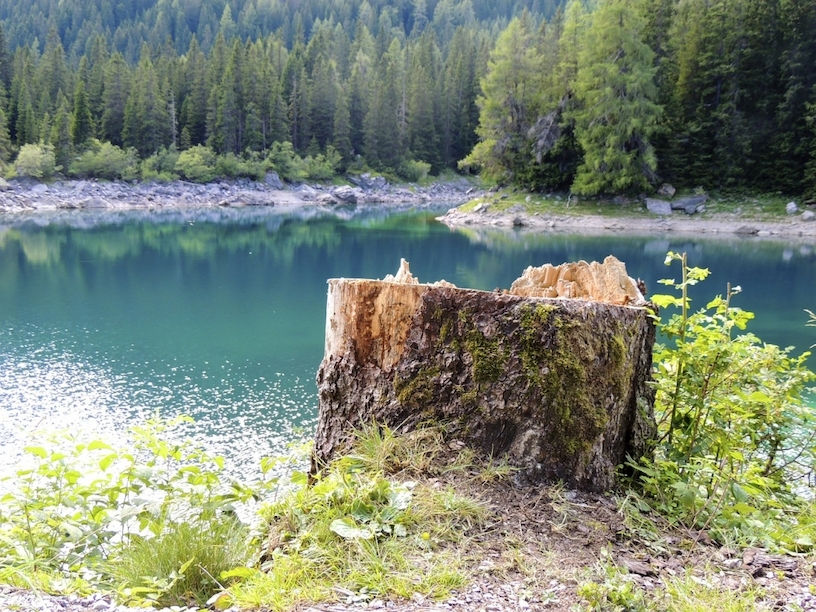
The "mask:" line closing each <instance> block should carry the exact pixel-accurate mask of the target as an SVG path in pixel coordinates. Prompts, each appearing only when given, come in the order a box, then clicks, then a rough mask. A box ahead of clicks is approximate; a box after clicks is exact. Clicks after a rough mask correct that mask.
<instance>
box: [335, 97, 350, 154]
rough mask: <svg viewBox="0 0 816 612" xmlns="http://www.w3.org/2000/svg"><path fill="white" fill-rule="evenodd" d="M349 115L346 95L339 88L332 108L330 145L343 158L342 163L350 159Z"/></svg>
mask: <svg viewBox="0 0 816 612" xmlns="http://www.w3.org/2000/svg"><path fill="white" fill-rule="evenodd" d="M350 121H351V115H350V113H349V107H348V95H346V93H345V91H344V90H343V89H342V88H340V90H339V91H338V94H337V106H336V107H335V110H334V125H333V130H332V145H333V146H334V148H335V149H336V150H337V152H338V153H340V155H341V156H342V158H343V164H344V165H346V166H347V165H348V164H349V163H350V162H351V160H352V148H351V123H350Z"/></svg>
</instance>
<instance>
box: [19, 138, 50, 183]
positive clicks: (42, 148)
mask: <svg viewBox="0 0 816 612" xmlns="http://www.w3.org/2000/svg"><path fill="white" fill-rule="evenodd" d="M14 169H15V171H16V172H17V176H29V177H31V178H36V179H49V178H51V177H52V176H54V172H56V171H57V170H58V169H59V168H57V162H56V157H55V156H54V147H53V146H52V145H50V144H42V143H40V144H27V145H23V146H22V148H21V149H20V153H19V155H17V161H16V162H14Z"/></svg>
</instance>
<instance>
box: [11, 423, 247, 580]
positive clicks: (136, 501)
mask: <svg viewBox="0 0 816 612" xmlns="http://www.w3.org/2000/svg"><path fill="white" fill-rule="evenodd" d="M184 420H186V419H184V418H181V419H174V420H170V421H167V420H161V419H151V420H149V421H147V422H146V423H145V424H144V425H141V426H138V427H135V428H133V430H132V431H131V438H132V440H131V445H130V447H129V448H127V449H115V448H114V447H113V446H111V445H110V444H108V443H107V442H105V441H104V440H99V439H94V440H90V441H84V440H81V439H79V438H78V437H77V436H74V435H71V434H68V433H62V434H49V435H47V436H46V437H45V438H43V439H41V440H39V443H35V444H31V445H29V446H27V447H25V449H24V459H23V462H22V463H21V465H20V466H19V467H18V469H17V470H16V472H15V473H14V474H13V475H12V476H8V477H5V478H3V481H2V483H0V484H1V485H2V489H3V490H4V493H3V494H2V495H1V496H0V571H3V570H4V569H5V570H9V571H6V572H5V573H4V575H8V576H9V577H10V580H11V581H14V578H15V577H16V580H17V581H18V582H21V583H22V584H20V586H26V584H25V582H26V576H27V575H34V574H37V573H44V574H47V575H51V576H61V577H63V578H65V579H69V580H74V579H82V580H84V581H86V583H88V584H91V585H96V586H110V584H109V583H110V580H109V560H110V559H111V558H114V557H115V558H117V559H119V560H120V561H122V560H123V559H124V558H125V557H126V556H127V555H128V554H129V551H131V552H138V547H139V545H140V543H141V542H145V541H149V540H156V541H157V542H161V541H162V538H167V537H168V535H167V534H173V533H176V532H178V531H179V526H180V525H183V524H192V525H198V526H201V525H206V526H207V527H206V529H211V528H213V529H214V526H215V527H217V526H218V525H220V524H221V523H224V522H225V521H226V522H230V521H232V520H233V519H232V517H234V514H235V513H234V505H235V504H236V503H240V502H245V501H248V500H249V499H251V497H252V495H253V491H252V490H250V489H249V488H247V487H245V486H244V485H242V484H240V483H237V482H228V481H227V479H226V478H225V477H224V474H223V467H224V460H223V459H222V458H221V457H213V456H209V455H208V454H207V453H205V452H204V451H203V450H201V449H200V448H198V447H196V446H195V445H193V444H191V443H190V442H177V441H174V440H173V437H172V436H171V435H170V433H171V431H172V429H173V428H174V427H175V426H177V425H179V424H180V423H181V422H182V421H184ZM202 529H205V528H203V527H202ZM186 561H187V559H185V560H184V561H183V562H180V563H179V564H178V566H177V567H176V568H174V571H176V572H178V571H179V570H180V569H182V566H183V565H184V562H186ZM196 563H198V565H200V563H201V559H198V560H197V562H196ZM198 565H196V566H194V567H193V570H195V568H196V567H198ZM10 568H13V569H14V572H11V571H10ZM184 569H187V568H184ZM188 571H192V570H188ZM143 576H151V575H150V574H143ZM152 580H153V587H155V588H154V593H156V592H160V591H161V590H162V589H159V588H158V586H157V585H164V587H167V585H168V584H169V582H168V580H167V576H153V577H152ZM170 582H172V579H170ZM126 587H127V585H125V587H123V588H126Z"/></svg>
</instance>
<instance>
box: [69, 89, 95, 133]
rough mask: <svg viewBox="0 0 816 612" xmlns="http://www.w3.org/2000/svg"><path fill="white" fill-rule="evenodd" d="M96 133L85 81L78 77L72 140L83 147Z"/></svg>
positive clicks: (72, 117) (72, 121)
mask: <svg viewBox="0 0 816 612" xmlns="http://www.w3.org/2000/svg"><path fill="white" fill-rule="evenodd" d="M93 134H94V125H93V117H92V116H91V108H90V105H89V104H88V94H87V93H86V91H85V81H84V80H83V79H81V78H79V79H77V83H76V88H75V89H74V110H73V113H71V142H73V144H74V146H75V147H77V148H81V147H82V145H84V144H85V143H86V142H88V140H89V139H90V138H92V137H93Z"/></svg>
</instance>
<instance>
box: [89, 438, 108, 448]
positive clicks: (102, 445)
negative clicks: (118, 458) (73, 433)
mask: <svg viewBox="0 0 816 612" xmlns="http://www.w3.org/2000/svg"><path fill="white" fill-rule="evenodd" d="M101 449H104V450H113V448H112V447H111V446H110V445H109V444H106V443H105V442H103V441H102V440H94V441H93V442H91V443H90V444H89V445H88V450H101Z"/></svg>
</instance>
